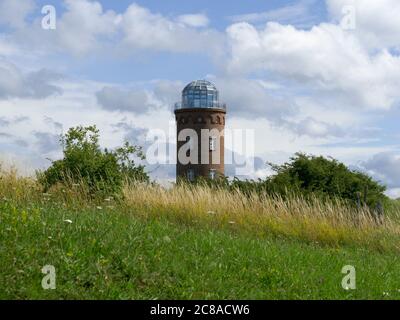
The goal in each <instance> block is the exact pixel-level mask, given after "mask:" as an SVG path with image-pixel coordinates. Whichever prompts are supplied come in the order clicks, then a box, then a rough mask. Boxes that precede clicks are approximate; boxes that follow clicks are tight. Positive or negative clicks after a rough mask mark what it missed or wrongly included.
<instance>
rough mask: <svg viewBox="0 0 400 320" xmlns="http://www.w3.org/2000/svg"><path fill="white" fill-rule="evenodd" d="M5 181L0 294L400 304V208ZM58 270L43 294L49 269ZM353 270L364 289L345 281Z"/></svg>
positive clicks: (0, 210)
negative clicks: (373, 211)
mask: <svg viewBox="0 0 400 320" xmlns="http://www.w3.org/2000/svg"><path fill="white" fill-rule="evenodd" d="M80 188H81V187H80V186H71V187H69V188H63V187H59V188H56V189H54V190H53V191H52V192H51V193H49V194H43V193H42V192H41V190H40V186H38V185H37V184H36V182H35V181H33V180H31V179H22V178H17V177H16V175H15V174H14V173H4V174H3V176H2V178H1V180H0V199H1V200H0V263H1V266H2V267H1V273H0V283H1V288H0V299H397V298H400V274H399V273H400V271H399V270H400V256H399V252H400V248H399V244H400V242H399V240H400V233H399V230H400V229H399V224H398V222H397V221H398V219H397V209H393V212H390V218H389V217H387V218H386V219H385V220H384V222H383V223H382V224H376V222H375V221H374V220H373V219H372V218H371V217H370V216H368V215H367V213H366V212H360V213H358V215H357V216H355V215H354V212H353V211H354V210H352V209H349V208H348V207H347V206H346V205H345V204H343V203H340V202H336V203H331V204H322V203H319V202H318V200H315V201H314V202H312V203H308V204H307V203H305V202H304V200H301V199H292V200H290V201H283V200H279V199H278V200H277V199H275V200H272V199H260V198H258V197H257V196H252V197H250V198H247V197H245V196H243V195H241V194H239V193H237V194H229V193H227V192H226V191H222V190H220V191H215V190H214V191H211V190H209V189H206V188H201V187H198V188H187V187H179V188H172V189H169V190H166V189H162V188H160V187H154V186H153V187H150V186H144V185H138V186H126V188H125V190H124V194H125V196H124V199H123V200H120V201H115V200H113V199H111V198H106V199H94V200H89V199H88V195H87V194H86V193H85V190H81V189H80ZM45 265H53V266H54V267H55V269H56V289H55V290H44V289H43V288H42V286H41V282H42V278H43V276H44V274H42V273H41V269H42V267H43V266H45ZM345 265H352V266H354V267H355V268H356V281H357V282H356V284H357V289H356V290H344V289H343V288H342V286H341V281H342V278H343V277H344V274H342V273H341V270H342V267H343V266H345Z"/></svg>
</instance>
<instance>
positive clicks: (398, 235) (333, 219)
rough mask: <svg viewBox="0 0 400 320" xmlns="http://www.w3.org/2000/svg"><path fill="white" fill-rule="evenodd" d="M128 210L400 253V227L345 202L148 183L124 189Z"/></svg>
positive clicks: (261, 234)
mask: <svg viewBox="0 0 400 320" xmlns="http://www.w3.org/2000/svg"><path fill="white" fill-rule="evenodd" d="M124 196H125V200H124V206H125V208H126V209H128V210H129V209H132V208H134V209H135V210H134V212H140V213H141V214H142V215H144V216H146V217H149V216H150V217H157V216H163V217H168V218H170V219H173V220H176V221H179V222H181V223H185V224H203V225H209V226H215V227H223V228H224V227H228V228H231V229H233V230H235V231H247V232H250V233H251V234H254V235H255V236H267V235H272V236H278V237H287V238H294V239H298V240H303V241H306V242H317V243H320V244H326V245H331V246H340V245H344V244H346V245H357V246H365V247H368V248H375V249H379V250H387V249H394V250H396V251H397V250H398V249H400V248H399V247H398V246H397V243H398V240H400V225H399V224H398V223H396V222H394V221H393V220H392V219H389V218H388V217H386V218H385V219H384V220H383V221H382V222H381V223H377V221H376V220H375V218H374V217H373V215H371V213H370V212H369V210H368V209H366V208H365V209H360V210H356V209H354V208H353V207H351V206H349V205H347V204H346V203H344V202H343V201H340V200H337V201H332V202H322V201H320V200H318V199H311V200H308V201H305V200H304V199H302V198H298V197H291V198H290V199H289V200H283V199H282V198H279V197H274V198H272V197H268V196H259V195H257V194H252V195H251V196H245V195H244V194H242V193H240V192H239V191H236V192H229V191H226V190H214V189H210V188H207V187H201V186H196V187H188V186H176V187H173V188H170V189H165V188H162V187H160V186H148V185H143V184H135V185H127V186H126V187H125V188H124Z"/></svg>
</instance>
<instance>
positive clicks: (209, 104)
mask: <svg viewBox="0 0 400 320" xmlns="http://www.w3.org/2000/svg"><path fill="white" fill-rule="evenodd" d="M176 107H177V108H178V109H185V108H223V106H222V105H220V103H219V93H218V90H217V88H216V87H215V86H214V85H213V84H212V83H211V82H209V81H207V80H196V81H193V82H191V83H189V84H188V85H187V86H186V87H185V88H184V89H183V91H182V103H181V104H177V106H176Z"/></svg>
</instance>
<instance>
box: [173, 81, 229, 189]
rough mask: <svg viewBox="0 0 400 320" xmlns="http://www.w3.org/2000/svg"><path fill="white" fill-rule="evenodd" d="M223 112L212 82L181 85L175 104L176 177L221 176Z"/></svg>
mask: <svg viewBox="0 0 400 320" xmlns="http://www.w3.org/2000/svg"><path fill="white" fill-rule="evenodd" d="M225 115H226V106H225V104H220V102H219V93H218V90H217V88H216V87H215V86H214V85H213V84H212V83H211V82H209V81H206V80H197V81H193V82H191V83H189V84H188V85H187V86H186V87H185V88H184V89H183V91H182V102H180V103H176V104H175V119H176V126H177V165H176V176H177V180H179V179H181V178H186V179H188V180H189V181H194V180H196V178H197V177H203V178H209V179H215V178H217V177H221V176H224V128H225Z"/></svg>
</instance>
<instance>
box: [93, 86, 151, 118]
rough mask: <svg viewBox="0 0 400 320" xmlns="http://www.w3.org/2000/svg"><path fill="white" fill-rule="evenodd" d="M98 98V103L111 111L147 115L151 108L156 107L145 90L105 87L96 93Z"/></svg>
mask: <svg viewBox="0 0 400 320" xmlns="http://www.w3.org/2000/svg"><path fill="white" fill-rule="evenodd" d="M96 96H97V101H98V103H99V104H100V105H101V106H102V107H103V108H105V109H106V110H110V111H117V110H119V111H128V112H133V113H147V112H148V111H149V109H150V108H151V107H154V106H153V105H152V104H151V102H150V98H149V94H148V93H146V92H145V91H144V90H134V89H133V90H132V89H122V88H118V87H104V88H103V89H101V90H100V91H99V92H97V93H96Z"/></svg>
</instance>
